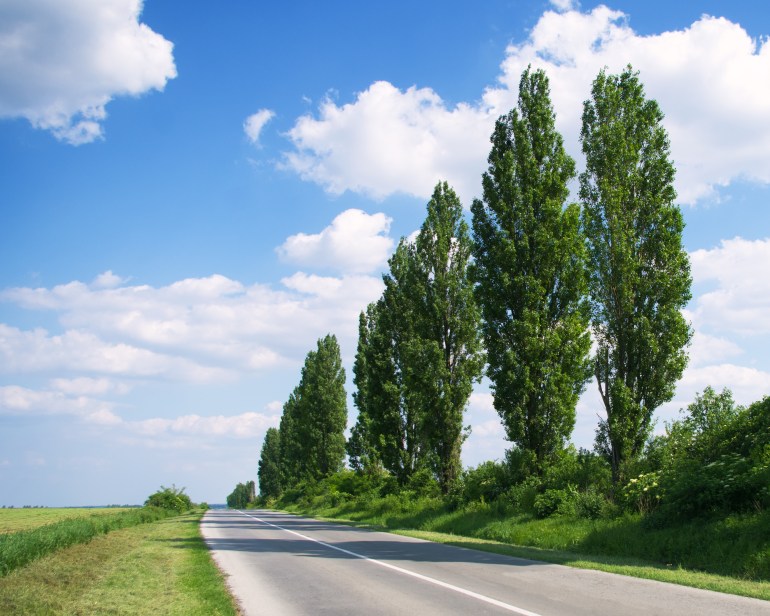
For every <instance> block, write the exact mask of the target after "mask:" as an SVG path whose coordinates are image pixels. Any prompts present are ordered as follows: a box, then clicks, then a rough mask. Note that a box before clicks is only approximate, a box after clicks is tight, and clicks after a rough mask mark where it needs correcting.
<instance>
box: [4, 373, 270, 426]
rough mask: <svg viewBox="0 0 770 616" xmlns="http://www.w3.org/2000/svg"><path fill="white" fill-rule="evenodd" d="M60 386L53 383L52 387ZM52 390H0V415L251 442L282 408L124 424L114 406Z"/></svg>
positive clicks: (83, 396) (111, 403)
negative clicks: (60, 417)
mask: <svg viewBox="0 0 770 616" xmlns="http://www.w3.org/2000/svg"><path fill="white" fill-rule="evenodd" d="M58 385H61V383H60V382H59V383H55V386H58ZM67 389H68V388H67V387H65V390H61V389H59V390H55V389H42V390H35V389H29V388H26V387H19V386H16V385H10V386H0V416H2V415H26V416H42V415H68V416H73V417H77V418H78V419H79V420H81V421H82V422H84V423H87V424H92V425H97V426H103V427H111V428H117V429H119V431H120V432H121V433H123V434H127V435H139V436H146V437H158V436H169V437H213V438H218V437H230V438H254V437H256V436H258V435H260V434H264V432H265V430H266V429H267V428H269V427H273V426H277V425H278V423H279V421H280V409H281V404H280V403H278V402H271V403H270V404H268V405H266V407H265V409H264V411H263V412H259V413H258V412H253V411H251V412H246V413H240V414H236V415H221V414H220V415H210V416H201V415H197V414H190V415H182V416H179V417H173V418H167V417H154V418H151V419H143V420H137V421H131V420H124V419H123V418H122V417H120V416H119V415H118V414H116V413H115V412H114V409H115V406H116V405H115V403H114V402H111V401H108V400H104V399H101V398H96V397H93V396H91V395H82V394H81V393H80V392H79V391H72V390H70V391H67ZM109 389H110V388H99V390H98V391H91V392H89V394H91V393H92V394H97V395H98V394H106V393H108V390H109Z"/></svg>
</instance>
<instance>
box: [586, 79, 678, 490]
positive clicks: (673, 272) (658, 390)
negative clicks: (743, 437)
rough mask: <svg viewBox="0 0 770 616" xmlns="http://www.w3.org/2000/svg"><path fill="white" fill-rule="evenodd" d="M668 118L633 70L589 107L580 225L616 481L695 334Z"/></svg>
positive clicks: (603, 84)
mask: <svg viewBox="0 0 770 616" xmlns="http://www.w3.org/2000/svg"><path fill="white" fill-rule="evenodd" d="M662 120H663V113H662V112H661V110H660V108H659V107H658V104H657V102H655V101H654V100H648V99H646V98H645V94H644V88H643V86H642V84H641V82H640V81H639V74H638V73H637V72H634V71H633V70H632V69H631V67H630V66H629V67H627V68H626V70H624V71H623V72H622V73H621V74H620V75H607V74H605V72H604V71H603V70H602V71H601V72H600V73H599V75H598V77H597V78H596V79H595V81H594V83H593V88H592V91H591V99H590V100H588V101H586V102H585V104H584V110H583V126H582V130H581V134H580V138H581V142H582V146H583V153H584V154H585V156H586V169H585V172H583V173H582V174H581V175H580V199H581V201H582V202H583V214H582V226H583V229H584V233H585V235H586V238H587V246H588V273H589V295H590V305H591V325H592V328H593V334H594V339H595V343H596V347H597V350H596V357H595V360H594V373H595V376H596V380H597V383H598V386H599V393H600V394H601V398H602V401H603V403H604V408H605V411H606V414H607V419H606V422H605V423H604V425H603V426H601V427H600V430H599V436H600V437H601V435H602V434H604V435H605V449H606V450H607V451H608V453H609V458H610V463H611V465H612V473H613V479H614V480H615V481H616V482H617V481H619V480H620V479H621V478H622V475H623V472H624V471H623V469H624V466H625V465H626V463H627V462H628V461H630V460H634V459H636V458H637V457H638V456H639V454H640V453H641V451H642V449H643V447H644V444H645V442H646V440H647V438H648V436H649V433H650V430H651V425H652V423H651V422H652V415H653V412H654V411H655V409H656V408H658V406H660V405H661V404H662V403H664V402H667V401H668V400H671V398H672V397H673V394H674V388H675V384H676V381H677V380H678V379H679V378H680V377H681V375H682V372H683V370H684V368H685V366H686V364H687V354H686V351H685V347H686V346H687V344H688V343H689V341H690V338H691V335H692V332H691V329H690V327H689V325H688V323H687V322H686V321H685V319H684V317H683V316H682V312H681V310H682V308H684V306H685V305H686V304H687V302H688V300H689V299H690V284H691V277H690V264H689V260H688V257H687V253H686V252H685V251H684V248H683V247H682V230H683V229H684V222H683V220H682V214H681V212H680V210H679V208H678V207H677V205H676V204H675V203H674V200H675V199H676V192H675V191H674V186H673V183H674V174H675V170H674V165H673V163H672V162H671V160H670V157H669V154H670V146H669V139H668V135H667V134H666V130H665V129H664V128H663V125H662Z"/></svg>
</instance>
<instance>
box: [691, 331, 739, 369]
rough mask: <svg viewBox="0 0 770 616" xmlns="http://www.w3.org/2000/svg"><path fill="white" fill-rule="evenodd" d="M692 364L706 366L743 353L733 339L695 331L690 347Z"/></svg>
mask: <svg viewBox="0 0 770 616" xmlns="http://www.w3.org/2000/svg"><path fill="white" fill-rule="evenodd" d="M689 354H690V363H689V365H690V366H704V365H709V364H713V363H715V362H721V361H724V360H725V359H729V358H732V357H736V356H738V355H742V354H743V350H742V349H741V347H740V346H738V345H737V344H736V343H735V342H733V341H732V340H728V339H727V338H721V337H719V336H711V335H709V334H706V333H704V332H702V331H697V330H696V331H695V332H694V334H693V338H692V343H691V345H690V348H689Z"/></svg>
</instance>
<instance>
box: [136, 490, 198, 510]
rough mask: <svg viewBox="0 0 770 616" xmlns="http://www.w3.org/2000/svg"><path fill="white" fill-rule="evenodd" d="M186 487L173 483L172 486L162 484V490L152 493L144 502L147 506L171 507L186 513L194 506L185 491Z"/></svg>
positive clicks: (170, 508)
mask: <svg viewBox="0 0 770 616" xmlns="http://www.w3.org/2000/svg"><path fill="white" fill-rule="evenodd" d="M184 490H185V489H184V488H177V487H176V486H175V485H172V486H171V487H170V488H166V487H165V486H160V490H158V491H157V492H155V493H154V494H151V495H150V496H149V497H148V498H147V500H146V501H145V502H144V505H145V507H159V508H161V509H169V510H171V511H176V512H177V513H185V512H186V511H190V509H192V508H193V503H192V501H191V500H190V497H189V496H187V494H185V493H184Z"/></svg>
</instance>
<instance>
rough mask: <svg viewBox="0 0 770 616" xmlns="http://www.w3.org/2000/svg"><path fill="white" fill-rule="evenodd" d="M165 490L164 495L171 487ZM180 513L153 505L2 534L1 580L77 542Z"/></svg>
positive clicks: (0, 537) (0, 550)
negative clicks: (18, 569)
mask: <svg viewBox="0 0 770 616" xmlns="http://www.w3.org/2000/svg"><path fill="white" fill-rule="evenodd" d="M163 490H164V493H165V490H168V488H164V489H163ZM148 500H149V499H148ZM163 502H166V501H165V500H164V501H163ZM177 513H178V510H176V509H174V508H172V507H164V506H153V505H151V506H148V507H144V508H142V509H131V510H128V511H119V512H117V513H111V514H107V515H99V516H88V517H80V518H72V519H68V520H62V521H61V522H54V523H51V524H47V525H45V526H40V527H38V528H34V529H32V530H23V531H19V532H15V533H6V534H1V535H0V577H1V576H5V575H7V574H8V573H10V572H11V571H13V570H14V569H17V568H19V567H23V566H24V565H26V564H27V563H30V562H32V561H33V560H36V559H38V558H40V557H42V556H45V555H46V554H50V553H51V552H55V551H56V550H61V549H63V548H66V547H69V546H71V545H75V544H76V543H86V542H88V541H90V540H91V539H93V538H94V537H96V536H97V535H102V534H106V533H108V532H110V531H113V530H117V529H120V528H127V527H129V526H136V525H138V524H144V523H146V522H154V521H156V520H160V519H163V518H165V517H168V516H170V515H176V514H177Z"/></svg>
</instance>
